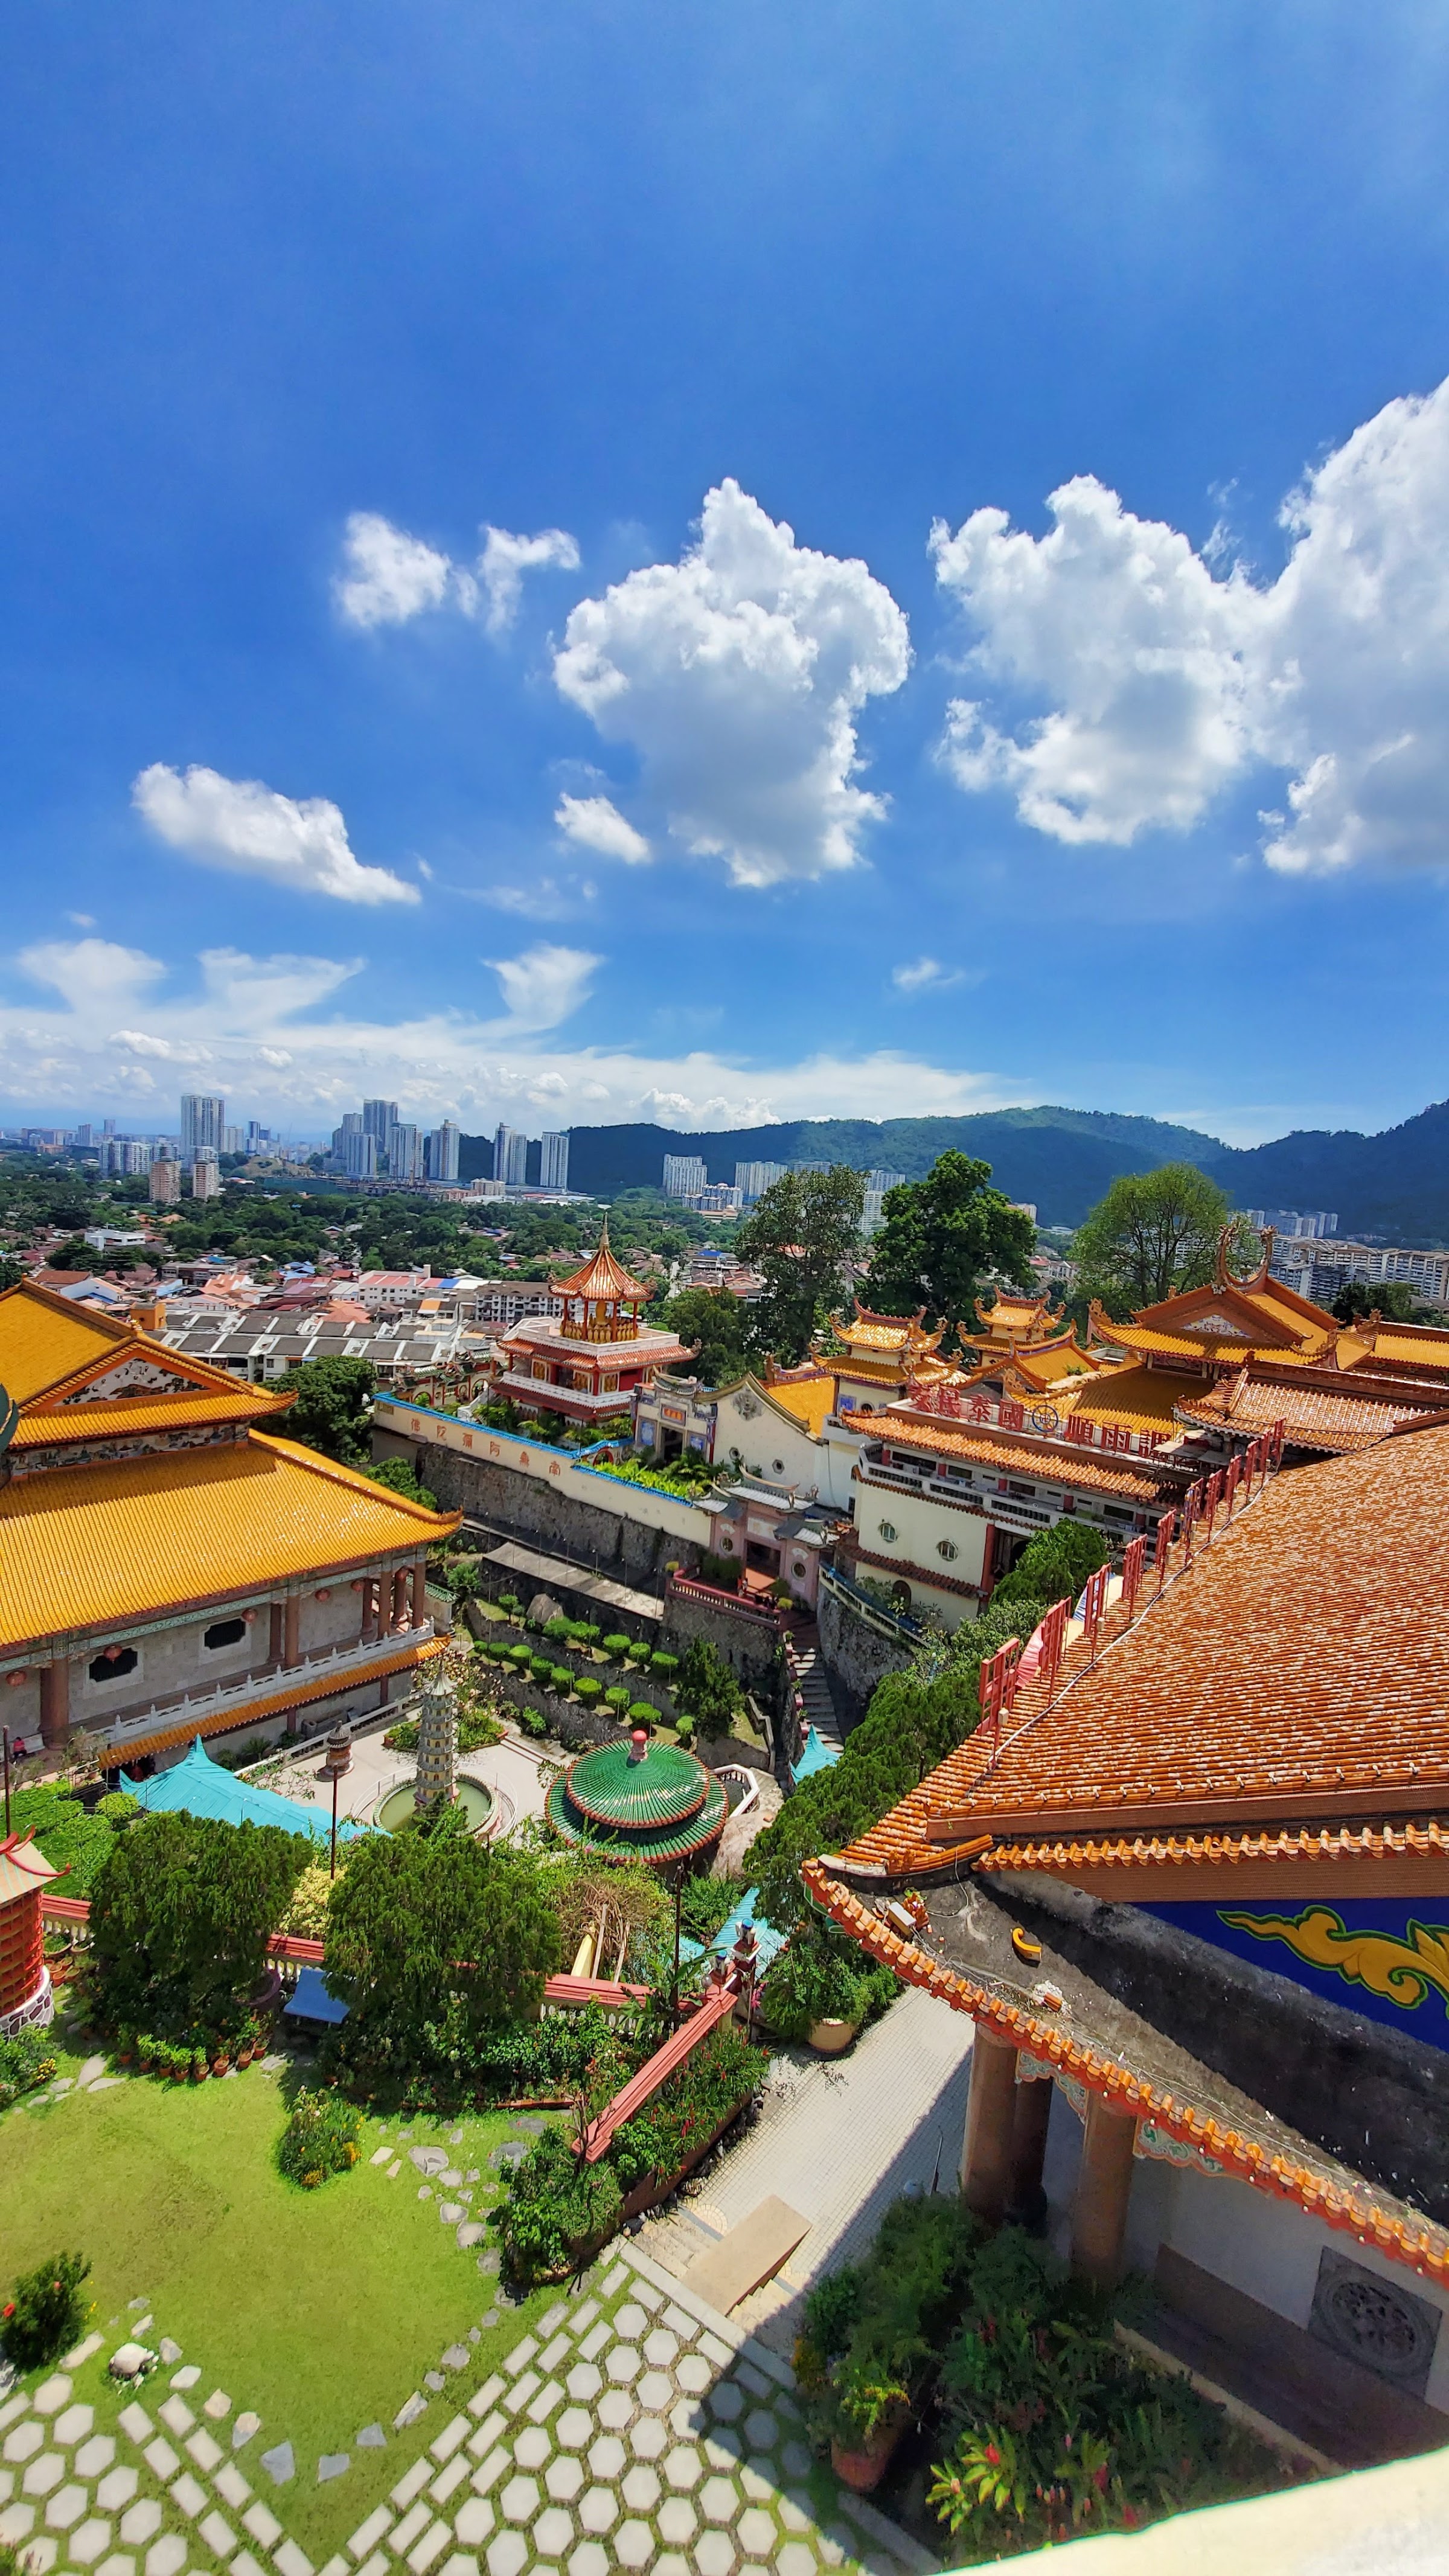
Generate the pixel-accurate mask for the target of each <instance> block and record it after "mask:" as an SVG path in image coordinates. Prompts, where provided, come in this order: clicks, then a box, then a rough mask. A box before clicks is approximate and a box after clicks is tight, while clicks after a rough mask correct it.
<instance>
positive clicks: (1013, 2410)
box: [929, 2227, 1286, 2558]
mask: <svg viewBox="0 0 1449 2576" xmlns="http://www.w3.org/2000/svg"><path fill="white" fill-rule="evenodd" d="M1137 2295H1138V2294H1137V2293H1136V2291H1135V2290H1134V2289H1133V2288H1131V2287H1129V2288H1128V2289H1127V2290H1126V2291H1125V2292H1123V2293H1120V2294H1118V2296H1117V2297H1116V2298H1115V2299H1114V2298H1113V2297H1110V2296H1108V2295H1107V2294H1105V2293H1104V2292H1102V2291H1100V2290H1098V2289H1095V2288H1094V2287H1093V2286H1092V2285H1091V2284H1090V2283H1088V2282H1085V2281H1082V2280H1079V2279H1076V2278H1075V2277H1074V2276H1073V2275H1072V2274H1070V2273H1069V2272H1068V2270H1067V2268H1066V2266H1065V2264H1064V2263H1062V2262H1061V2261H1060V2259H1059V2258H1058V2257H1057V2256H1056V2255H1055V2254H1053V2253H1052V2252H1051V2250H1050V2248H1049V2247H1047V2246H1045V2245H1042V2244H1040V2243H1038V2242H1037V2241H1036V2240H1034V2239H1033V2238H1031V2237H1029V2236H1027V2235H1026V2234H1025V2232H1024V2231H1023V2230H1022V2229H1021V2228H1018V2227H1004V2228H1002V2229H1001V2230H1000V2231H999V2232H998V2233H997V2234H996V2235H995V2236H993V2237H992V2238H990V2239H989V2240H988V2241H987V2242H986V2243H985V2244H983V2245H982V2247H981V2249H980V2251H979V2253H978V2254H977V2256H976V2259H975V2261H974V2263H973V2264H972V2266H971V2271H970V2277H969V2281H968V2283H967V2287H966V2295H965V2298H964V2301H963V2304H962V2308H961V2310H960V2312H959V2313H960V2323H959V2325H958V2327H957V2331H956V2332H955V2334H954V2335H953V2337H952V2339H951V2342H950V2344H949V2346H948V2348H947V2351H946V2355H945V2360H944V2363H943V2365H942V2370H941V2378H940V2384H939V2388H938V2391H937V2405H938V2410H939V2415H940V2419H941V2423H942V2428H943V2430H944V2431H945V2433H946V2434H947V2435H948V2436H949V2437H950V2441H949V2448H948V2450H947V2453H946V2457H945V2458H944V2459H943V2460H942V2461H940V2462H939V2463H938V2465H937V2466H936V2468H935V2471H934V2475H933V2483H932V2486H931V2489H930V2495H929V2501H930V2503H931V2504H932V2506H933V2507H934V2508H935V2511H936V2512H937V2514H938V2515H939V2516H940V2519H941V2520H942V2522H944V2523H945V2524H946V2525H947V2526H948V2528H949V2529H950V2530H951V2531H952V2532H953V2533H954V2534H956V2535H957V2536H958V2537H962V2536H964V2537H965V2538H966V2539H967V2540H968V2541H970V2542H971V2543H972V2544H973V2545H974V2546H975V2547H976V2548H977V2549H979V2550H980V2551H981V2552H982V2554H983V2555H984V2556H987V2557H990V2558H998V2557H1001V2556H1003V2555H1010V2554H1014V2553H1015V2552H1016V2551H1017V2550H1028V2549H1037V2548H1039V2547H1041V2546H1042V2545H1043V2544H1044V2543H1052V2542H1060V2541H1064V2540H1071V2539H1075V2538H1077V2537H1078V2536H1079V2535H1081V2534H1084V2533H1088V2532H1095V2531H1131V2530H1135V2529H1139V2528H1140V2527H1141V2526H1142V2525H1143V2524H1144V2523H1148V2522H1153V2521H1156V2520H1157V2519H1158V2518H1159V2517H1160V2516H1162V2515H1164V2514H1169V2513H1179V2512H1183V2511H1185V2510H1186V2509H1187V2508H1188V2507H1190V2506H1195V2505H1204V2504H1215V2503H1220V2502H1223V2501H1225V2500H1226V2499H1228V2498H1230V2497H1233V2496H1240V2495H1247V2494H1254V2493H1258V2492H1261V2491H1262V2490H1263V2489H1265V2488H1267V2487H1272V2486H1277V2485H1281V2484H1283V2483H1285V2479H1286V2472H1285V2470H1284V2467H1283V2464H1282V2462H1281V2460H1279V2459H1278V2458H1277V2457H1276V2455H1275V2454H1273V2453H1272V2452H1270V2451H1268V2450H1267V2449H1265V2448H1264V2446H1263V2445H1262V2444H1261V2443H1259V2442H1256V2441H1255V2440H1254V2439H1253V2438H1252V2436H1251V2435H1249V2434H1247V2433H1244V2432H1243V2431H1241V2430H1240V2429H1239V2427H1238V2426H1236V2425H1234V2424H1232V2423H1230V2422H1229V2421H1228V2419H1227V2418H1226V2417H1225V2416H1224V2415H1223V2414H1222V2412H1221V2410H1220V2409H1219V2408H1217V2407H1215V2406H1212V2405H1210V2404H1209V2403H1208V2401H1207V2400H1206V2399H1205V2398H1203V2397H1200V2396H1199V2395H1198V2394H1197V2392H1196V2390H1195V2389H1194V2388H1193V2387H1192V2386H1191V2385H1190V2383H1189V2382H1188V2381H1187V2380H1186V2379H1183V2378H1178V2377H1175V2376H1170V2375H1169V2374H1168V2373H1166V2372H1163V2371H1158V2370H1156V2369H1154V2368H1153V2367H1152V2366H1151V2365H1150V2364H1149V2363H1147V2362H1145V2361H1141V2360H1138V2359H1137V2358H1136V2357H1135V2356H1134V2355H1133V2354H1131V2353H1129V2352H1128V2351H1126V2350H1124V2349H1123V2348H1122V2346H1121V2345H1120V2344H1119V2343H1118V2341H1117V2340H1116V2336H1115V2333H1114V2326H1115V2323H1116V2317H1117V2313H1118V2312H1119V2311H1120V2310H1121V2309H1122V2308H1123V2307H1124V2306H1131V2305H1132V2304H1133V2302H1134V2300H1135V2299H1136V2297H1137Z"/></svg>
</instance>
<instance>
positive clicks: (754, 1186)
mask: <svg viewBox="0 0 1449 2576" xmlns="http://www.w3.org/2000/svg"><path fill="white" fill-rule="evenodd" d="M784 1177H785V1166H784V1164H783V1163H736V1165H735V1188H736V1189H737V1190H738V1191H739V1193H740V1196H741V1198H742V1199H743V1201H744V1204H745V1206H746V1207H753V1205H754V1203H755V1200H756V1199H762V1198H763V1197H764V1195H765V1192H766V1190H767V1189H769V1187H770V1185H771V1183H772V1182H774V1181H782V1180H783V1179H784Z"/></svg>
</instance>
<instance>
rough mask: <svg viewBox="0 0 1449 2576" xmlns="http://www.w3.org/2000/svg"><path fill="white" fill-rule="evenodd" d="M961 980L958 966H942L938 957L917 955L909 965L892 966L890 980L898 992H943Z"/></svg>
mask: <svg viewBox="0 0 1449 2576" xmlns="http://www.w3.org/2000/svg"><path fill="white" fill-rule="evenodd" d="M961 981H962V975H961V969H960V967H959V966H943V965H942V963H941V961H940V959H939V957H917V958H916V959H915V961H914V962H913V964H911V965H909V966H894V967H892V969H891V982H892V983H893V984H894V986H895V988H896V991H897V992H898V993H944V992H947V991H949V989H950V987H951V986H952V985H953V984H959V983H960V982H961Z"/></svg>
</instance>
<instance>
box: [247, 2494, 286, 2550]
mask: <svg viewBox="0 0 1449 2576" xmlns="http://www.w3.org/2000/svg"><path fill="white" fill-rule="evenodd" d="M242 2529H243V2531H248V2532H250V2534H251V2536H252V2538H253V2540H255V2541H256V2542H257V2543H258V2545H259V2546H260V2547H261V2548H263V2549H275V2548H276V2545H277V2543H278V2541H279V2540H280V2539H281V2537H282V2526H281V2524H280V2523H279V2522H278V2520H277V2517H276V2515H275V2514H274V2513H273V2512H272V2511H271V2509H270V2507H269V2506H267V2505H264V2504H249V2505H248V2507H247V2509H246V2512H245V2513H244V2514H243V2515H242Z"/></svg>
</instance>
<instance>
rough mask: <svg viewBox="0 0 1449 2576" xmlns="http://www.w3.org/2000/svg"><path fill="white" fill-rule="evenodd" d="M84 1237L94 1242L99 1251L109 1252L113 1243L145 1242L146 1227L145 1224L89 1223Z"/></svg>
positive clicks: (88, 1241)
mask: <svg viewBox="0 0 1449 2576" xmlns="http://www.w3.org/2000/svg"><path fill="white" fill-rule="evenodd" d="M84 1239H85V1241H86V1242H87V1243H92V1244H94V1245H95V1248H96V1250H97V1252H109V1251H110V1249H111V1246H112V1245H113V1244H117V1243H144V1242H145V1240H146V1229H145V1227H144V1226H123V1225H88V1226H87V1227H86V1230H85V1238H84Z"/></svg>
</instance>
